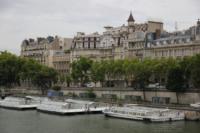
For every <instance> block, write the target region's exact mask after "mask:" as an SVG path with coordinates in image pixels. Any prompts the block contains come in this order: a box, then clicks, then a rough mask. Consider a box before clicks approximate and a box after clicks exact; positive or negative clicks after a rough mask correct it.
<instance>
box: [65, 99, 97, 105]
mask: <svg viewBox="0 0 200 133" xmlns="http://www.w3.org/2000/svg"><path fill="white" fill-rule="evenodd" d="M65 101H66V102H68V103H77V104H89V105H90V104H93V103H94V102H91V101H82V100H74V99H67V100H65Z"/></svg>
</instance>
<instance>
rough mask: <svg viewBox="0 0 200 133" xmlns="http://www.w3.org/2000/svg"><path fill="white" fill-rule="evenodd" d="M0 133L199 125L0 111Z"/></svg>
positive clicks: (96, 132) (163, 130)
mask: <svg viewBox="0 0 200 133" xmlns="http://www.w3.org/2000/svg"><path fill="white" fill-rule="evenodd" d="M0 133H200V122H192V121H179V122H171V123H170V122H168V123H148V122H141V121H131V120H121V119H113V118H106V117H104V115H74V116H57V115H49V114H44V113H39V112H37V111H34V110H33V111H15V110H6V109H1V108H0Z"/></svg>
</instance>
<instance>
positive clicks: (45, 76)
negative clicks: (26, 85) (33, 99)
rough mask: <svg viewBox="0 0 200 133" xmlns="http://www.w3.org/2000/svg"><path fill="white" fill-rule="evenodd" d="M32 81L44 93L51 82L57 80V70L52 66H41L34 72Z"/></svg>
mask: <svg viewBox="0 0 200 133" xmlns="http://www.w3.org/2000/svg"><path fill="white" fill-rule="evenodd" d="M32 82H33V84H34V85H36V86H37V87H38V88H40V89H41V91H42V94H43V95H44V94H46V92H47V90H48V89H50V88H51V86H52V84H53V83H56V82H57V72H56V71H55V70H54V69H52V68H48V67H45V66H43V67H42V68H41V69H40V70H39V71H38V72H36V73H34V75H33V76H32Z"/></svg>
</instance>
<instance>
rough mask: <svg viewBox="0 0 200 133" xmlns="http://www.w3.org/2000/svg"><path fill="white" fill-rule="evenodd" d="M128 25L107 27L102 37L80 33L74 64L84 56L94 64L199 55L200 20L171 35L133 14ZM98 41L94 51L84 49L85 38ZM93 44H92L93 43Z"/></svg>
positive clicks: (73, 51) (160, 23) (76, 41)
mask: <svg viewBox="0 0 200 133" xmlns="http://www.w3.org/2000/svg"><path fill="white" fill-rule="evenodd" d="M127 22H128V24H127V25H122V26H119V27H112V26H105V32H103V34H102V35H99V34H96V35H95V34H90V35H85V34H84V33H79V34H77V36H75V37H74V39H73V43H72V49H71V51H72V53H71V62H72V61H74V60H77V59H78V58H80V57H81V56H83V57H88V58H90V59H93V60H104V59H113V60H117V59H127V58H128V59H130V58H139V59H143V58H168V57H173V58H182V57H185V56H192V55H195V54H198V53H200V49H199V47H200V20H198V22H197V25H195V26H192V27H190V28H189V29H187V30H184V31H176V32H171V33H168V32H166V31H165V30H164V29H163V23H162V22H156V21H148V22H146V23H140V24H138V23H136V22H135V19H134V18H133V15H132V13H131V14H130V16H129V18H128V20H127ZM93 37H96V38H98V42H97V43H96V45H95V47H84V46H85V43H86V44H87V42H85V41H84V39H85V38H93ZM90 41H91V40H90Z"/></svg>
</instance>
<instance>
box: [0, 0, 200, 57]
mask: <svg viewBox="0 0 200 133" xmlns="http://www.w3.org/2000/svg"><path fill="white" fill-rule="evenodd" d="M198 5H200V1H199V0H124V1H122V0H57V1H55V0H0V36H1V42H0V50H9V51H12V52H14V53H16V54H19V53H20V44H21V42H22V40H23V39H25V38H30V37H31V38H35V37H38V36H44V37H45V36H48V35H59V36H63V37H73V36H74V35H75V34H76V32H78V31H83V32H87V33H90V32H95V31H99V32H102V31H103V30H104V29H103V26H105V25H112V26H120V25H122V24H125V23H126V20H127V17H128V16H129V12H130V10H132V11H133V14H134V18H135V19H136V22H138V23H140V22H144V21H147V20H148V19H151V18H153V19H159V20H162V21H163V22H164V24H165V28H166V29H167V30H170V31H171V30H173V29H174V25H175V22H176V21H177V23H178V27H179V29H185V28H187V27H189V26H192V25H194V24H195V23H196V20H197V19H198V18H199V17H200V16H199V12H200V8H199V7H198Z"/></svg>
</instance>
